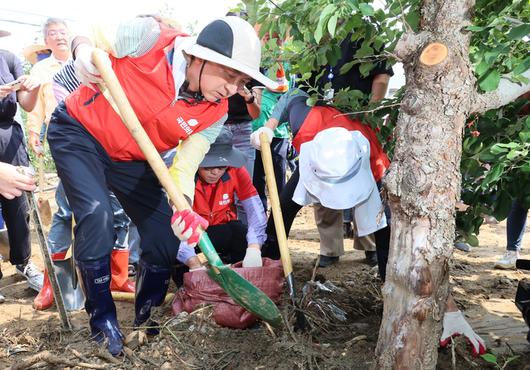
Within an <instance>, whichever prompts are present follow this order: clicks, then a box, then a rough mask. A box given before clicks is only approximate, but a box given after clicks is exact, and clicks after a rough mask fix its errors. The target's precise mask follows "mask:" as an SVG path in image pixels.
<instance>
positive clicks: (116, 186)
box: [48, 17, 276, 355]
mask: <svg viewBox="0 0 530 370" xmlns="http://www.w3.org/2000/svg"><path fill="white" fill-rule="evenodd" d="M100 35H101V34H100ZM104 36H105V35H104ZM98 41H100V43H98ZM98 45H99V46H102V47H104V48H105V50H107V51H108V52H109V53H110V54H109V63H111V64H112V67H113V69H114V71H115V73H116V75H117V77H118V79H119V81H120V82H121V85H122V86H123V88H124V90H125V93H126V94H127V96H128V98H129V100H130V102H131V104H132V107H133V109H134V110H135V112H136V114H137V116H138V119H139V120H140V122H141V123H142V125H143V127H144V128H145V130H146V131H147V134H148V135H149V137H150V138H151V140H152V142H153V144H154V145H155V147H156V148H157V150H158V151H159V152H164V151H166V150H168V149H171V148H174V147H176V146H178V149H177V153H176V157H175V161H174V163H173V165H172V166H171V169H170V172H171V174H172V176H173V178H174V181H175V182H176V184H177V185H178V186H179V187H180V189H181V190H182V192H183V193H184V194H185V196H187V198H188V199H189V200H190V203H191V202H192V201H193V196H194V187H195V182H194V176H195V173H196V171H197V168H198V166H199V164H200V163H201V161H202V159H203V158H204V155H205V154H206V153H207V152H208V149H209V148H210V144H211V143H213V142H214V141H215V138H216V137H217V135H218V134H219V131H220V130H221V127H222V125H223V123H224V121H225V120H226V114H227V109H228V103H227V98H228V97H229V96H231V95H233V94H235V93H237V92H238V91H239V90H240V89H242V88H243V86H244V85H245V83H247V82H248V81H249V80H250V79H251V78H254V79H256V80H258V81H260V82H262V83H263V84H265V85H266V86H271V87H272V88H275V87H276V86H275V85H276V83H275V82H273V81H271V80H269V79H268V78H266V77H265V76H264V75H262V74H261V73H260V72H259V67H260V60H261V47H260V41H259V39H258V37H257V35H256V33H255V31H254V29H253V28H252V26H251V25H250V24H249V23H247V22H246V21H244V20H242V19H240V18H237V17H224V18H221V19H218V20H215V21H213V22H212V23H210V24H208V25H207V26H206V27H205V28H204V29H203V30H202V31H201V32H200V33H199V35H198V37H197V38H196V39H195V38H190V37H188V36H187V35H183V34H179V33H178V32H177V31H175V30H173V29H170V28H167V27H165V26H164V25H161V24H160V23H158V22H157V21H156V20H154V19H152V18H135V19H133V20H131V21H129V22H124V23H121V24H120V25H119V27H118V28H117V29H116V32H115V34H114V35H110V36H109V35H107V37H105V38H104V39H102V38H101V37H100V38H99V39H96V46H98ZM92 50H93V46H92V44H91V41H90V40H89V39H88V38H86V37H76V38H74V40H73V42H72V51H73V53H74V58H75V66H76V73H77V75H78V76H79V78H80V81H81V82H82V83H83V84H84V85H82V86H81V87H80V88H79V89H77V90H76V91H75V92H74V93H72V94H71V95H69V96H68V97H67V98H66V99H65V101H64V103H62V104H60V105H59V107H58V108H57V109H56V110H55V112H54V114H53V116H52V119H51V122H50V127H49V131H48V140H49V143H50V148H51V152H52V155H53V157H54V160H55V163H56V166H57V172H58V174H59V177H60V178H61V180H62V182H63V185H64V188H65V192H66V195H67V198H68V200H69V201H70V205H71V207H72V211H73V214H74V217H75V219H76V221H77V226H76V229H75V243H76V245H75V254H76V255H75V257H76V261H77V265H78V268H79V271H80V272H81V280H82V283H83V286H84V290H85V294H86V298H87V303H86V310H87V312H88V314H89V316H90V327H91V329H92V334H93V336H94V338H95V339H96V340H97V341H100V342H104V341H105V340H106V343H107V345H108V349H109V351H110V352H111V353H112V354H113V355H117V354H119V353H120V352H121V350H122V348H123V344H122V338H123V336H122V334H121V331H120V329H119V326H118V321H117V318H116V307H115V305H114V302H113V300H112V296H111V293H110V287H109V282H110V264H109V260H110V253H111V250H112V246H113V244H114V240H113V237H114V231H113V228H112V210H111V207H110V202H109V192H108V188H110V189H111V190H113V191H114V193H115V194H116V196H117V197H118V200H119V201H120V203H121V205H122V206H123V208H124V210H125V211H126V213H127V214H128V215H129V216H130V218H131V220H132V222H133V223H134V224H135V225H136V226H137V227H138V232H139V234H140V238H141V250H142V255H141V257H140V261H139V264H138V273H137V280H136V299H135V311H136V317H135V321H134V325H135V326H141V325H146V324H147V325H151V324H152V323H151V322H150V315H151V309H152V308H153V307H155V306H159V305H161V304H162V303H163V302H164V298H165V295H166V292H167V288H168V283H169V277H170V272H171V267H172V265H173V263H174V261H175V259H176V255H177V251H178V249H179V240H178V239H177V237H178V238H179V239H181V240H187V243H188V245H190V246H194V245H195V244H197V242H198V241H199V239H200V235H201V232H202V230H204V229H206V227H207V226H208V222H207V221H206V220H205V219H203V218H202V217H201V216H199V215H198V214H197V213H195V212H193V211H188V212H179V211H175V212H173V211H172V210H171V207H170V205H169V204H168V202H167V197H166V195H165V194H164V192H163V190H162V188H161V186H160V183H159V182H158V180H157V178H156V176H155V175H154V173H153V171H152V170H151V168H150V167H149V165H148V163H147V162H146V161H145V157H144V155H143V154H142V152H141V150H140V148H139V147H138V145H137V144H136V143H135V142H134V140H133V138H132V136H131V135H130V133H129V132H128V131H127V129H126V128H125V126H124V125H123V123H122V122H121V119H120V117H119V116H118V114H117V113H116V112H115V111H114V110H113V109H112V107H111V106H110V104H109V103H108V101H107V100H106V99H105V98H104V97H103V95H102V94H101V93H100V91H99V89H98V88H97V87H96V86H95V85H94V83H98V82H102V80H101V78H100V76H99V72H98V71H97V69H96V68H95V66H94V65H93V64H92V60H91V55H92ZM179 143H180V144H179ZM173 213H175V217H173V220H174V222H173V225H171V220H172V214H173Z"/></svg>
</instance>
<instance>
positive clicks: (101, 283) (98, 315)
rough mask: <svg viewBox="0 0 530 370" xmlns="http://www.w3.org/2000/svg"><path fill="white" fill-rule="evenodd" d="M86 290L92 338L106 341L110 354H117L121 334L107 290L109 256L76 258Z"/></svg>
mask: <svg viewBox="0 0 530 370" xmlns="http://www.w3.org/2000/svg"><path fill="white" fill-rule="evenodd" d="M77 266H78V268H79V272H80V275H81V282H82V286H83V290H84V292H85V296H86V301H85V310H86V312H87V313H88V315H89V317H90V320H89V323H90V329H91V331H92V338H93V339H94V340H95V341H96V342H98V343H103V342H104V341H107V345H108V350H109V352H110V354H111V355H113V356H117V355H119V354H120V353H121V351H122V349H123V334H122V333H121V331H120V327H119V324H118V319H117V316H116V306H115V305H114V301H113V300H112V295H111V292H110V279H111V275H110V258H109V257H105V258H102V259H99V260H95V261H87V262H82V261H77Z"/></svg>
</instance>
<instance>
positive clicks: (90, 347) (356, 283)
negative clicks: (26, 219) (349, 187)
mask: <svg viewBox="0 0 530 370" xmlns="http://www.w3.org/2000/svg"><path fill="white" fill-rule="evenodd" d="M479 239H480V244H481V245H480V247H477V248H474V249H473V250H472V251H471V252H470V253H462V252H458V251H456V252H455V262H454V266H453V270H452V281H453V283H454V295H455V298H456V301H457V303H458V304H459V306H460V307H461V309H462V310H464V311H465V314H466V316H467V318H468V320H469V322H470V323H471V325H472V326H473V327H474V329H475V330H476V331H477V333H478V334H479V335H481V336H482V337H483V338H484V339H485V340H486V342H487V346H488V349H489V351H490V352H491V353H492V354H494V355H495V357H496V360H497V364H498V365H493V364H488V363H487V362H486V361H484V360H483V359H481V358H473V357H471V356H470V354H469V351H467V344H466V342H465V340H463V339H460V338H459V339H457V340H456V345H455V350H454V351H451V350H450V349H443V350H440V356H439V361H438V368H439V369H452V368H456V369H473V368H476V369H485V368H492V369H493V368H499V369H500V368H501V367H502V366H503V365H505V362H506V360H507V359H509V358H511V357H513V356H517V358H516V359H515V360H513V361H511V362H510V363H509V364H507V367H506V368H507V369H530V344H528V343H527V342H526V340H525V337H526V331H527V330H528V329H527V327H526V326H525V323H524V321H523V320H522V317H521V314H520V312H519V311H518V310H517V308H516V307H515V305H514V297H515V290H516V287H517V282H518V281H519V280H520V279H523V278H525V273H523V272H522V271H500V270H494V269H493V262H494V261H495V259H496V258H498V256H500V255H501V254H502V253H503V252H504V250H503V249H504V245H505V244H504V239H505V223H500V224H496V225H486V226H484V227H483V229H482V231H481V235H480V238H479ZM33 240H34V241H35V243H34V245H33V260H34V261H35V263H36V264H37V265H39V266H40V267H42V260H41V258H40V253H39V248H38V245H37V244H36V240H37V239H36V238H35V237H34V238H33ZM528 243H530V238H529V236H528V235H527V236H526V240H525V244H526V245H528ZM3 244H4V245H2V243H0V253H1V254H2V255H4V256H7V250H6V246H5V243H3ZM352 245H353V242H352V241H351V240H346V241H345V247H346V254H345V255H344V256H343V257H341V259H340V262H339V263H338V264H337V265H335V266H333V267H330V268H326V269H319V270H317V271H316V274H317V279H319V280H326V281H329V282H332V283H333V284H334V286H335V287H336V288H335V290H334V291H333V292H332V293H328V294H321V295H319V296H318V297H319V298H321V299H322V301H321V302H326V303H328V304H333V305H334V306H335V307H338V308H339V309H341V310H342V311H344V312H345V313H346V317H345V318H342V319H341V318H340V315H338V314H335V315H334V314H333V311H332V310H329V309H324V314H323V313H322V312H317V311H314V310H313V311H311V310H309V309H308V311H307V313H308V318H309V322H310V324H311V330H310V331H309V332H306V333H300V332H294V331H291V330H288V329H286V328H285V327H284V328H280V329H271V328H268V327H267V326H266V325H264V324H261V323H259V324H257V325H255V326H254V327H252V328H251V329H247V330H232V329H226V328H220V327H218V326H216V325H215V324H214V323H213V322H212V320H211V319H210V316H211V309H210V308H208V307H206V308H204V309H201V310H198V311H196V312H194V313H192V314H189V315H179V316H177V317H176V318H175V317H172V316H171V315H170V309H169V305H166V306H164V309H165V310H164V311H163V312H164V314H165V319H166V322H165V323H164V325H163V328H162V332H161V334H160V335H159V336H158V337H156V338H149V339H148V341H147V342H146V343H143V344H140V343H137V342H138V341H136V342H133V344H131V345H130V347H131V349H127V350H126V354H125V355H124V356H123V357H120V358H117V359H113V358H111V357H110V356H109V355H106V354H105V352H104V351H100V350H99V349H98V346H97V345H95V344H94V343H93V342H91V341H90V334H89V331H88V329H87V325H88V324H87V315H86V314H85V312H84V311H80V312H75V313H71V314H70V315H71V320H72V322H73V324H74V326H75V330H74V331H73V332H67V331H64V330H62V329H61V324H60V320H59V316H58V314H57V313H56V311H55V310H54V308H52V309H49V310H47V311H44V312H39V311H35V310H33V308H32V306H31V305H32V302H33V298H34V297H35V294H36V293H35V292H34V291H32V290H31V289H29V288H28V287H27V285H26V283H25V282H24V281H23V280H22V279H21V278H20V277H18V276H16V275H15V273H14V269H13V267H12V266H11V265H9V264H8V263H5V262H4V263H3V264H2V270H3V272H4V278H3V279H2V280H0V292H1V293H2V294H3V295H5V296H6V298H7V300H6V302H5V303H3V304H1V305H0V369H3V368H7V367H10V366H11V368H28V367H29V365H30V364H31V363H33V364H34V365H33V368H61V369H62V368H74V367H76V368H114V369H121V368H127V369H131V368H141V369H149V368H152V369H155V368H156V369H158V368H161V369H274V368H278V369H368V368H371V367H372V365H373V360H374V355H373V353H374V350H375V345H376V343H377V335H378V328H379V323H380V319H381V314H382V299H381V293H380V288H379V282H378V279H377V277H376V276H375V271H374V270H373V269H371V268H370V267H368V266H367V265H366V264H364V263H363V262H364V254H363V252H359V251H355V250H353V248H352ZM290 247H291V249H292V257H293V261H294V271H295V280H296V282H297V283H298V288H299V289H300V288H301V286H302V285H304V283H305V282H307V281H308V280H310V278H311V275H312V274H313V266H314V262H315V259H316V257H317V255H318V251H319V243H318V233H317V231H316V229H315V227H314V222H313V212H312V210H311V209H310V208H306V209H304V210H303V212H302V213H301V214H300V215H299V217H298V218H297V220H296V221H295V225H294V227H293V230H292V232H291V239H290ZM528 277H530V274H528V273H527V274H526V278H528ZM171 289H173V290H174V287H172V288H171ZM299 293H300V292H299ZM314 297H315V298H316V297H317V296H314ZM117 306H118V315H119V319H120V324H121V328H122V330H123V332H124V334H125V335H128V334H130V333H131V332H132V328H131V324H132V319H133V316H134V314H133V310H134V307H133V305H132V304H131V303H124V302H118V303H117ZM328 307H329V305H328ZM281 311H282V314H283V316H284V317H285V318H286V319H287V320H290V322H293V321H294V315H293V310H292V306H291V305H290V304H289V299H288V295H287V292H285V294H284V299H283V304H282V305H281ZM339 313H340V311H339ZM142 339H143V338H142ZM139 342H142V340H140V341H139ZM453 361H455V367H453V365H452V363H453ZM54 364H55V365H54Z"/></svg>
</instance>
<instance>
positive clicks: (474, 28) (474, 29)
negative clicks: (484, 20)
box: [466, 26, 487, 32]
mask: <svg viewBox="0 0 530 370" xmlns="http://www.w3.org/2000/svg"><path fill="white" fill-rule="evenodd" d="M486 28H487V27H484V26H467V27H466V30H468V31H471V32H480V31H483V30H485V29H486Z"/></svg>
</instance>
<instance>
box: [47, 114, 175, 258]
mask: <svg viewBox="0 0 530 370" xmlns="http://www.w3.org/2000/svg"><path fill="white" fill-rule="evenodd" d="M48 142H49V143H50V149H51V153H52V156H53V159H54V160H55V164H56V167H57V173H58V174H59V177H60V178H61V181H62V183H63V186H64V190H65V193H66V196H67V198H68V201H69V202H70V206H71V208H72V211H73V214H74V217H75V220H76V226H75V230H74V233H75V257H76V259H77V260H79V261H83V262H87V261H92V260H99V259H102V258H104V257H106V256H108V255H110V253H111V251H112V248H113V246H114V226H113V218H114V216H113V212H112V206H111V200H110V196H109V189H110V190H112V191H113V192H114V194H115V195H116V197H117V198H118V200H119V202H120V203H121V205H122V206H123V209H124V210H125V212H126V213H127V215H128V216H129V217H130V218H131V221H132V222H133V223H134V224H135V225H136V227H137V228H138V233H139V234H140V243H141V244H140V248H141V250H142V254H141V259H142V260H144V261H145V262H147V263H149V264H153V265H158V266H167V267H168V268H169V267H171V266H173V264H174V262H175V259H176V256H177V252H178V248H179V244H180V242H179V240H178V239H177V237H176V236H175V235H174V234H173V231H172V229H171V225H170V220H171V215H172V211H171V208H170V206H169V203H168V200H167V197H166V195H165V193H164V191H163V190H162V187H161V186H160V183H159V182H158V179H157V178H156V176H155V174H154V173H153V171H152V169H151V167H150V166H149V164H148V163H147V162H145V161H129V162H116V161H112V160H111V159H110V157H109V156H108V154H107V153H106V151H105V150H104V149H103V147H102V146H101V145H100V144H99V143H98V142H97V140H95V139H94V137H92V136H91V135H90V134H89V133H88V131H87V130H86V129H85V128H84V127H83V126H82V125H81V124H80V123H79V122H77V121H76V120H75V119H73V118H72V117H71V116H69V115H68V113H67V112H66V109H65V106H64V104H60V105H59V106H58V107H57V109H56V110H55V112H54V113H53V115H52V119H51V121H50V127H49V129H48Z"/></svg>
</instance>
